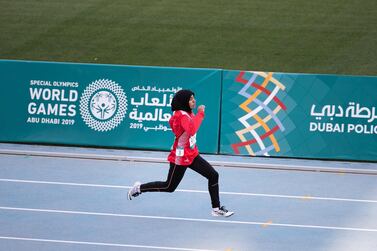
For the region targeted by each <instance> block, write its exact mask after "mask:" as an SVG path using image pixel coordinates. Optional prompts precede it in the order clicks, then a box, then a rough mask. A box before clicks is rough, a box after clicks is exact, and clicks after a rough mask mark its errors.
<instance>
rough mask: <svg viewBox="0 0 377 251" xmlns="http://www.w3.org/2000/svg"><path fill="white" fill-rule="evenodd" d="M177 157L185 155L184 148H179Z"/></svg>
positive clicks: (176, 152)
mask: <svg viewBox="0 0 377 251" xmlns="http://www.w3.org/2000/svg"><path fill="white" fill-rule="evenodd" d="M175 155H176V156H178V157H182V156H183V155H185V150H184V149H183V148H182V147H177V150H176V151H175Z"/></svg>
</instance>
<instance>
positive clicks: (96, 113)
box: [80, 79, 127, 132]
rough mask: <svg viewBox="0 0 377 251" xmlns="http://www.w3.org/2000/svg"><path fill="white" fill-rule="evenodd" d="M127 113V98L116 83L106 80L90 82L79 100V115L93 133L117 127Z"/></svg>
mask: <svg viewBox="0 0 377 251" xmlns="http://www.w3.org/2000/svg"><path fill="white" fill-rule="evenodd" d="M126 112H127V97H126V95H125V93H124V91H123V89H122V87H120V86H119V85H118V84H117V83H115V82H114V81H111V80H108V79H100V80H96V81H94V82H92V83H91V84H90V85H89V86H88V87H87V88H86V89H85V91H84V93H83V94H82V96H81V99H80V113H81V117H82V118H83V120H84V122H85V124H87V125H88V126H89V127H90V128H92V129H93V130H95V131H100V132H103V131H110V130H112V129H114V128H115V127H117V126H118V125H119V124H120V123H121V122H122V120H123V119H124V116H125V115H126Z"/></svg>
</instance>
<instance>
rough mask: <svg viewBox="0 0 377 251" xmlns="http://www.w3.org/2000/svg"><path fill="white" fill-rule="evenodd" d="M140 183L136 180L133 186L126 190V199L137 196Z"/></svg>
mask: <svg viewBox="0 0 377 251" xmlns="http://www.w3.org/2000/svg"><path fill="white" fill-rule="evenodd" d="M140 185H141V183H140V182H139V181H136V182H135V184H134V186H133V187H131V188H130V190H128V195H127V197H128V199H129V200H132V197H137V196H139V195H140V194H141V192H140Z"/></svg>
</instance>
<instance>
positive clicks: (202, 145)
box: [0, 60, 222, 153]
mask: <svg viewBox="0 0 377 251" xmlns="http://www.w3.org/2000/svg"><path fill="white" fill-rule="evenodd" d="M221 77H222V76H221V70H216V69H185V68H165V67H137V66H120V65H98V64H96V65H95V64H73V63H47V62H28V61H12V60H0V86H1V88H2V91H1V94H0V104H1V107H2V108H3V109H2V110H1V111H0V119H1V121H0V141H3V142H32V143H51V144H68V145H86V146H104V147H124V148H134V149H158V150H169V149H170V147H171V144H172V143H173V140H174V135H173V133H172V132H171V129H170V127H169V123H168V121H169V119H170V117H171V115H172V112H171V107H170V102H171V100H172V98H173V95H174V94H175V93H176V92H177V91H178V90H181V89H191V90H192V91H193V92H194V93H195V97H196V99H197V102H198V103H202V104H205V105H206V118H205V120H204V122H203V124H202V127H201V129H200V131H199V132H198V135H197V138H198V146H199V149H200V150H201V151H202V152H205V153H216V152H217V150H218V144H219V142H218V140H219V139H218V131H219V112H220V100H221ZM209 92H210V95H208V93H209Z"/></svg>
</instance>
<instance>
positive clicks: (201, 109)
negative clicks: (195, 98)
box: [198, 105, 206, 113]
mask: <svg viewBox="0 0 377 251" xmlns="http://www.w3.org/2000/svg"><path fill="white" fill-rule="evenodd" d="M205 109H206V106H205V105H200V106H198V112H203V113H204V110H205Z"/></svg>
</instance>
